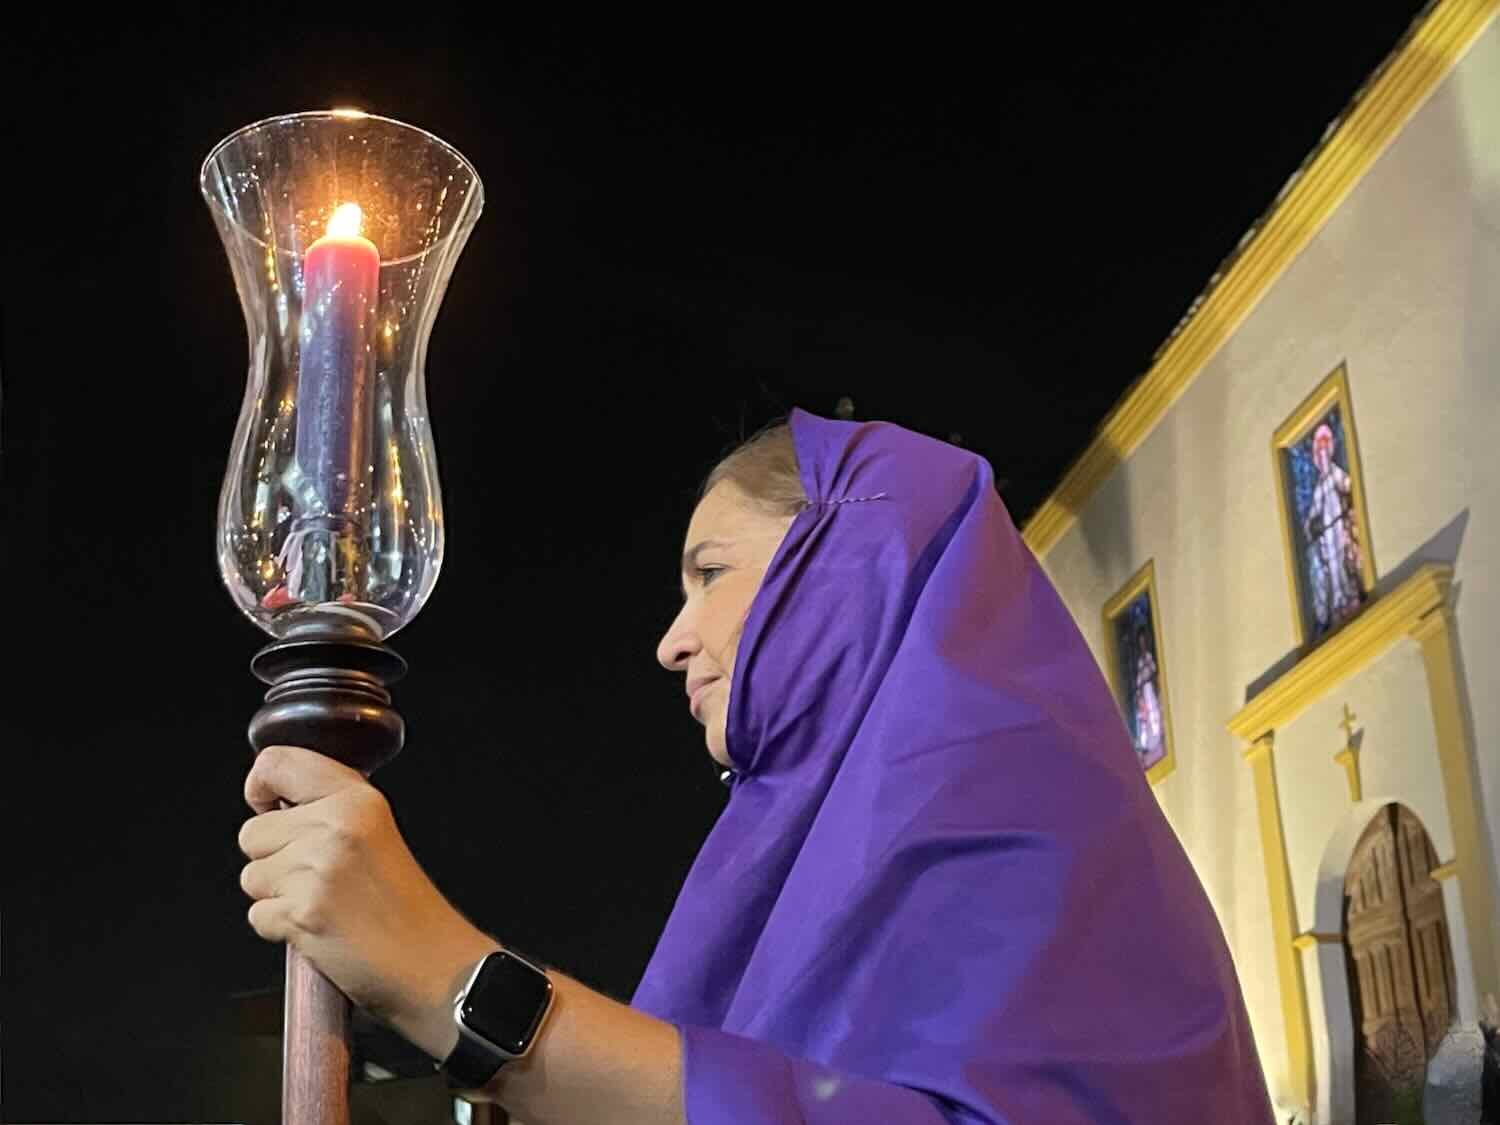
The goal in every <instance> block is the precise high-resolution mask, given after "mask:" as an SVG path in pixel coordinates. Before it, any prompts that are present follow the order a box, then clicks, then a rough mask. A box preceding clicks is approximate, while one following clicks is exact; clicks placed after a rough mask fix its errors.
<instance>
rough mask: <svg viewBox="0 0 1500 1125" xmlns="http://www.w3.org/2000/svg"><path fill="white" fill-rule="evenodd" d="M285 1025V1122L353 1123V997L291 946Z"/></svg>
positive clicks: (305, 1124) (308, 1124)
mask: <svg viewBox="0 0 1500 1125" xmlns="http://www.w3.org/2000/svg"><path fill="white" fill-rule="evenodd" d="M284 1003H285V1005H286V1007H285V1014H284V1016H283V1018H282V1026H281V1120H282V1122H283V1125H349V1001H348V999H347V998H346V997H345V996H344V994H343V993H342V992H340V991H339V990H338V988H337V987H336V986H335V985H334V984H333V982H332V981H330V980H329V979H328V978H327V977H325V976H324V975H323V974H322V973H320V972H318V970H317V969H315V968H313V965H312V962H310V961H308V960H307V958H305V957H303V956H302V954H300V953H298V952H297V951H296V950H295V949H293V948H292V947H291V946H287V949H286V997H285V1000H284Z"/></svg>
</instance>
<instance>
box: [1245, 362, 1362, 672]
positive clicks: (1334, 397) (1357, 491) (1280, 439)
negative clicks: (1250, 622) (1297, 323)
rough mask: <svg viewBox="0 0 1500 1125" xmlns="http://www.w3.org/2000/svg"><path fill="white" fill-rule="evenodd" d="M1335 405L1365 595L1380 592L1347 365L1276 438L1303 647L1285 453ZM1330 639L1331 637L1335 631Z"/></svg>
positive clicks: (1279, 506)
mask: <svg viewBox="0 0 1500 1125" xmlns="http://www.w3.org/2000/svg"><path fill="white" fill-rule="evenodd" d="M1335 406H1337V407H1338V409H1339V417H1340V418H1341V419H1342V420H1343V423H1344V454H1345V456H1346V457H1347V458H1348V461H1349V470H1348V471H1349V493H1350V499H1351V500H1352V502H1353V504H1354V523H1355V527H1354V536H1355V541H1356V542H1357V543H1358V544H1359V569H1360V578H1361V580H1362V581H1363V582H1364V584H1365V592H1366V593H1369V592H1370V591H1371V590H1374V589H1375V552H1374V550H1373V548H1372V547H1371V546H1370V514H1369V511H1368V510H1367V509H1366V508H1365V477H1364V473H1363V472H1362V471H1361V469H1360V462H1359V438H1358V437H1357V436H1356V435H1355V432H1354V404H1353V401H1352V399H1351V396H1350V394H1349V370H1348V366H1347V365H1346V364H1343V363H1340V364H1339V365H1338V366H1337V367H1335V368H1334V369H1333V370H1332V371H1330V372H1329V373H1328V375H1327V376H1326V377H1325V378H1324V379H1323V381H1322V382H1321V383H1319V384H1318V385H1317V387H1315V388H1314V389H1313V392H1312V394H1310V395H1308V396H1307V397H1306V398H1305V399H1303V400H1302V403H1301V405H1300V406H1298V407H1297V409H1296V410H1294V411H1292V413H1291V414H1290V416H1288V418H1287V420H1286V421H1285V422H1283V423H1281V425H1279V426H1277V427H1276V432H1275V433H1274V434H1272V435H1271V463H1272V465H1273V466H1274V468H1275V474H1276V510H1277V511H1278V512H1280V513H1281V545H1282V547H1283V548H1284V550H1285V552H1286V553H1285V556H1284V557H1285V562H1286V580H1287V582H1288V584H1289V586H1290V588H1291V591H1292V628H1293V629H1294V630H1296V633H1295V635H1296V637H1297V643H1298V644H1299V645H1305V644H1307V643H1308V638H1307V634H1306V632H1305V631H1304V628H1303V626H1304V622H1303V619H1302V591H1301V585H1300V584H1299V583H1298V581H1297V575H1298V573H1299V570H1300V568H1299V567H1298V565H1297V546H1296V541H1297V537H1296V534H1295V532H1294V531H1293V530H1292V519H1291V513H1290V512H1288V511H1287V500H1288V496H1287V491H1288V490H1287V481H1286V465H1285V462H1286V458H1285V456H1283V454H1284V453H1285V451H1286V448H1287V447H1288V446H1290V445H1295V444H1296V443H1297V442H1298V441H1300V440H1301V439H1302V438H1303V437H1304V436H1306V434H1307V431H1308V430H1310V429H1311V428H1312V427H1313V426H1314V425H1315V424H1316V423H1317V421H1318V420H1319V419H1320V418H1322V417H1323V415H1324V414H1326V413H1328V411H1329V410H1331V409H1333V408H1334V407H1335ZM1345 627H1347V626H1345ZM1328 636H1332V633H1331V632H1330V633H1329V635H1328ZM1327 640H1328V637H1324V638H1323V641H1322V642H1320V643H1326V641H1327Z"/></svg>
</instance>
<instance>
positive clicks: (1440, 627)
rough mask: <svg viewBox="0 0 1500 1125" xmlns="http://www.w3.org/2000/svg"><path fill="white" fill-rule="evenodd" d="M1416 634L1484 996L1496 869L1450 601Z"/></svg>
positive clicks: (1495, 983) (1491, 973)
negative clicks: (1486, 833)
mask: <svg viewBox="0 0 1500 1125" xmlns="http://www.w3.org/2000/svg"><path fill="white" fill-rule="evenodd" d="M1412 636H1413V637H1415V638H1416V641H1417V643H1418V644H1419V645H1421V646H1422V663H1423V665H1424V666H1425V668H1426V670H1427V692H1428V697H1429V699H1430V702H1431V707H1432V725H1433V733H1434V734H1435V735H1436V736H1437V753H1438V772H1439V774H1440V775H1441V777H1442V780H1443V796H1444V798H1445V799H1446V800H1447V804H1448V823H1449V825H1450V827H1451V828H1452V831H1453V853H1454V854H1453V868H1454V874H1455V875H1457V877H1458V899H1459V903H1460V904H1461V906H1462V909H1463V915H1464V929H1465V930H1467V931H1468V936H1469V957H1470V960H1471V961H1472V963H1473V966H1474V987H1475V990H1476V992H1477V993H1478V994H1479V995H1480V996H1484V995H1486V994H1489V993H1500V956H1497V948H1496V942H1495V930H1494V926H1495V919H1496V914H1495V869H1494V862H1493V859H1492V858H1491V856H1490V852H1489V849H1488V848H1486V847H1485V844H1484V815H1483V813H1482V812H1481V811H1480V808H1479V799H1478V793H1479V775H1478V771H1477V767H1476V755H1475V745H1474V731H1473V727H1472V726H1471V725H1470V723H1469V707H1468V699H1467V697H1466V696H1467V690H1468V689H1467V687H1466V685H1465V682H1464V676H1463V658H1462V656H1461V655H1460V652H1459V647H1458V635H1457V633H1456V631H1455V627H1454V621H1453V610H1452V609H1451V608H1450V607H1449V606H1448V605H1447V603H1446V602H1445V603H1443V604H1442V605H1440V606H1438V607H1437V608H1436V609H1434V611H1433V612H1431V613H1429V614H1428V615H1427V616H1426V617H1424V618H1422V620H1421V621H1419V622H1418V623H1417V624H1416V626H1415V627H1414V628H1413V629H1412ZM1445 866H1446V865H1445Z"/></svg>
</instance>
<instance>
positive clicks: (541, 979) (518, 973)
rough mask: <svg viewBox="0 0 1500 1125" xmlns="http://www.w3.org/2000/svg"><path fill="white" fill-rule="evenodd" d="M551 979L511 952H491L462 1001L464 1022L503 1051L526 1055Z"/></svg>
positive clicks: (545, 1005) (540, 1015)
mask: <svg viewBox="0 0 1500 1125" xmlns="http://www.w3.org/2000/svg"><path fill="white" fill-rule="evenodd" d="M551 994H552V982H551V981H550V980H548V979H547V975H546V974H545V973H539V972H537V970H535V969H533V968H532V967H531V966H530V965H527V964H526V963H525V962H523V961H520V960H518V959H517V958H515V957H513V956H511V955H510V954H509V953H505V952H503V951H502V952H500V953H492V954H490V956H489V957H487V958H485V961H484V964H483V965H481V966H480V969H479V975H478V976H477V977H475V978H474V983H473V984H472V985H470V986H469V991H468V993H467V995H465V996H464V1001H463V1007H462V1012H463V1021H464V1025H465V1026H466V1027H468V1028H469V1029H470V1030H471V1031H473V1032H475V1033H477V1034H479V1035H482V1036H483V1037H484V1038H486V1039H488V1040H489V1041H490V1042H491V1043H493V1044H494V1045H495V1046H497V1047H499V1048H500V1049H501V1050H502V1051H505V1052H507V1053H508V1054H512V1055H523V1054H525V1053H526V1051H527V1049H528V1048H529V1047H530V1046H531V1040H532V1038H533V1037H534V1036H535V1035H536V1032H537V1028H538V1026H539V1025H540V1024H541V1022H542V1016H544V1015H545V1014H546V1011H547V999H548V997H549V996H551Z"/></svg>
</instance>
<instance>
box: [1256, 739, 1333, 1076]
mask: <svg viewBox="0 0 1500 1125" xmlns="http://www.w3.org/2000/svg"><path fill="white" fill-rule="evenodd" d="M1274 745H1275V740H1274V736H1273V735H1272V734H1270V733H1269V732H1267V733H1266V734H1263V735H1261V736H1260V737H1259V738H1257V739H1256V740H1255V741H1254V742H1253V743H1252V744H1251V745H1250V746H1249V747H1247V748H1246V749H1245V760H1246V761H1247V762H1249V763H1250V768H1251V770H1252V771H1253V773H1254V775H1255V808H1256V812H1257V813H1258V814H1259V820H1260V852H1261V857H1262V858H1263V859H1264V860H1265V864H1266V894H1267V897H1268V898H1269V899H1270V906H1271V943H1272V947H1273V948H1274V950H1275V953H1276V977H1277V979H1278V981H1279V982H1280V985H1281V1018H1282V1022H1283V1024H1284V1025H1285V1027H1286V1056H1287V1081H1288V1082H1289V1083H1290V1085H1291V1093H1292V1096H1293V1097H1294V1099H1295V1100H1297V1101H1299V1102H1301V1103H1302V1104H1303V1105H1311V1104H1312V1101H1313V1094H1314V1092H1315V1091H1316V1090H1317V1086H1316V1084H1315V1081H1314V1075H1313V1056H1312V1028H1311V1026H1310V1025H1309V1023H1308V1019H1307V981H1306V979H1305V978H1304V977H1303V975H1302V958H1301V957H1299V956H1297V948H1296V940H1297V936H1298V935H1297V904H1296V902H1295V901H1294V900H1293V898H1292V874H1291V868H1290V867H1289V866H1288V865H1287V855H1286V835H1285V833H1284V832H1283V831H1282V827H1281V799H1280V797H1279V796H1278V795H1277V792H1276V761H1275V757H1274V754H1273V749H1274Z"/></svg>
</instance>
